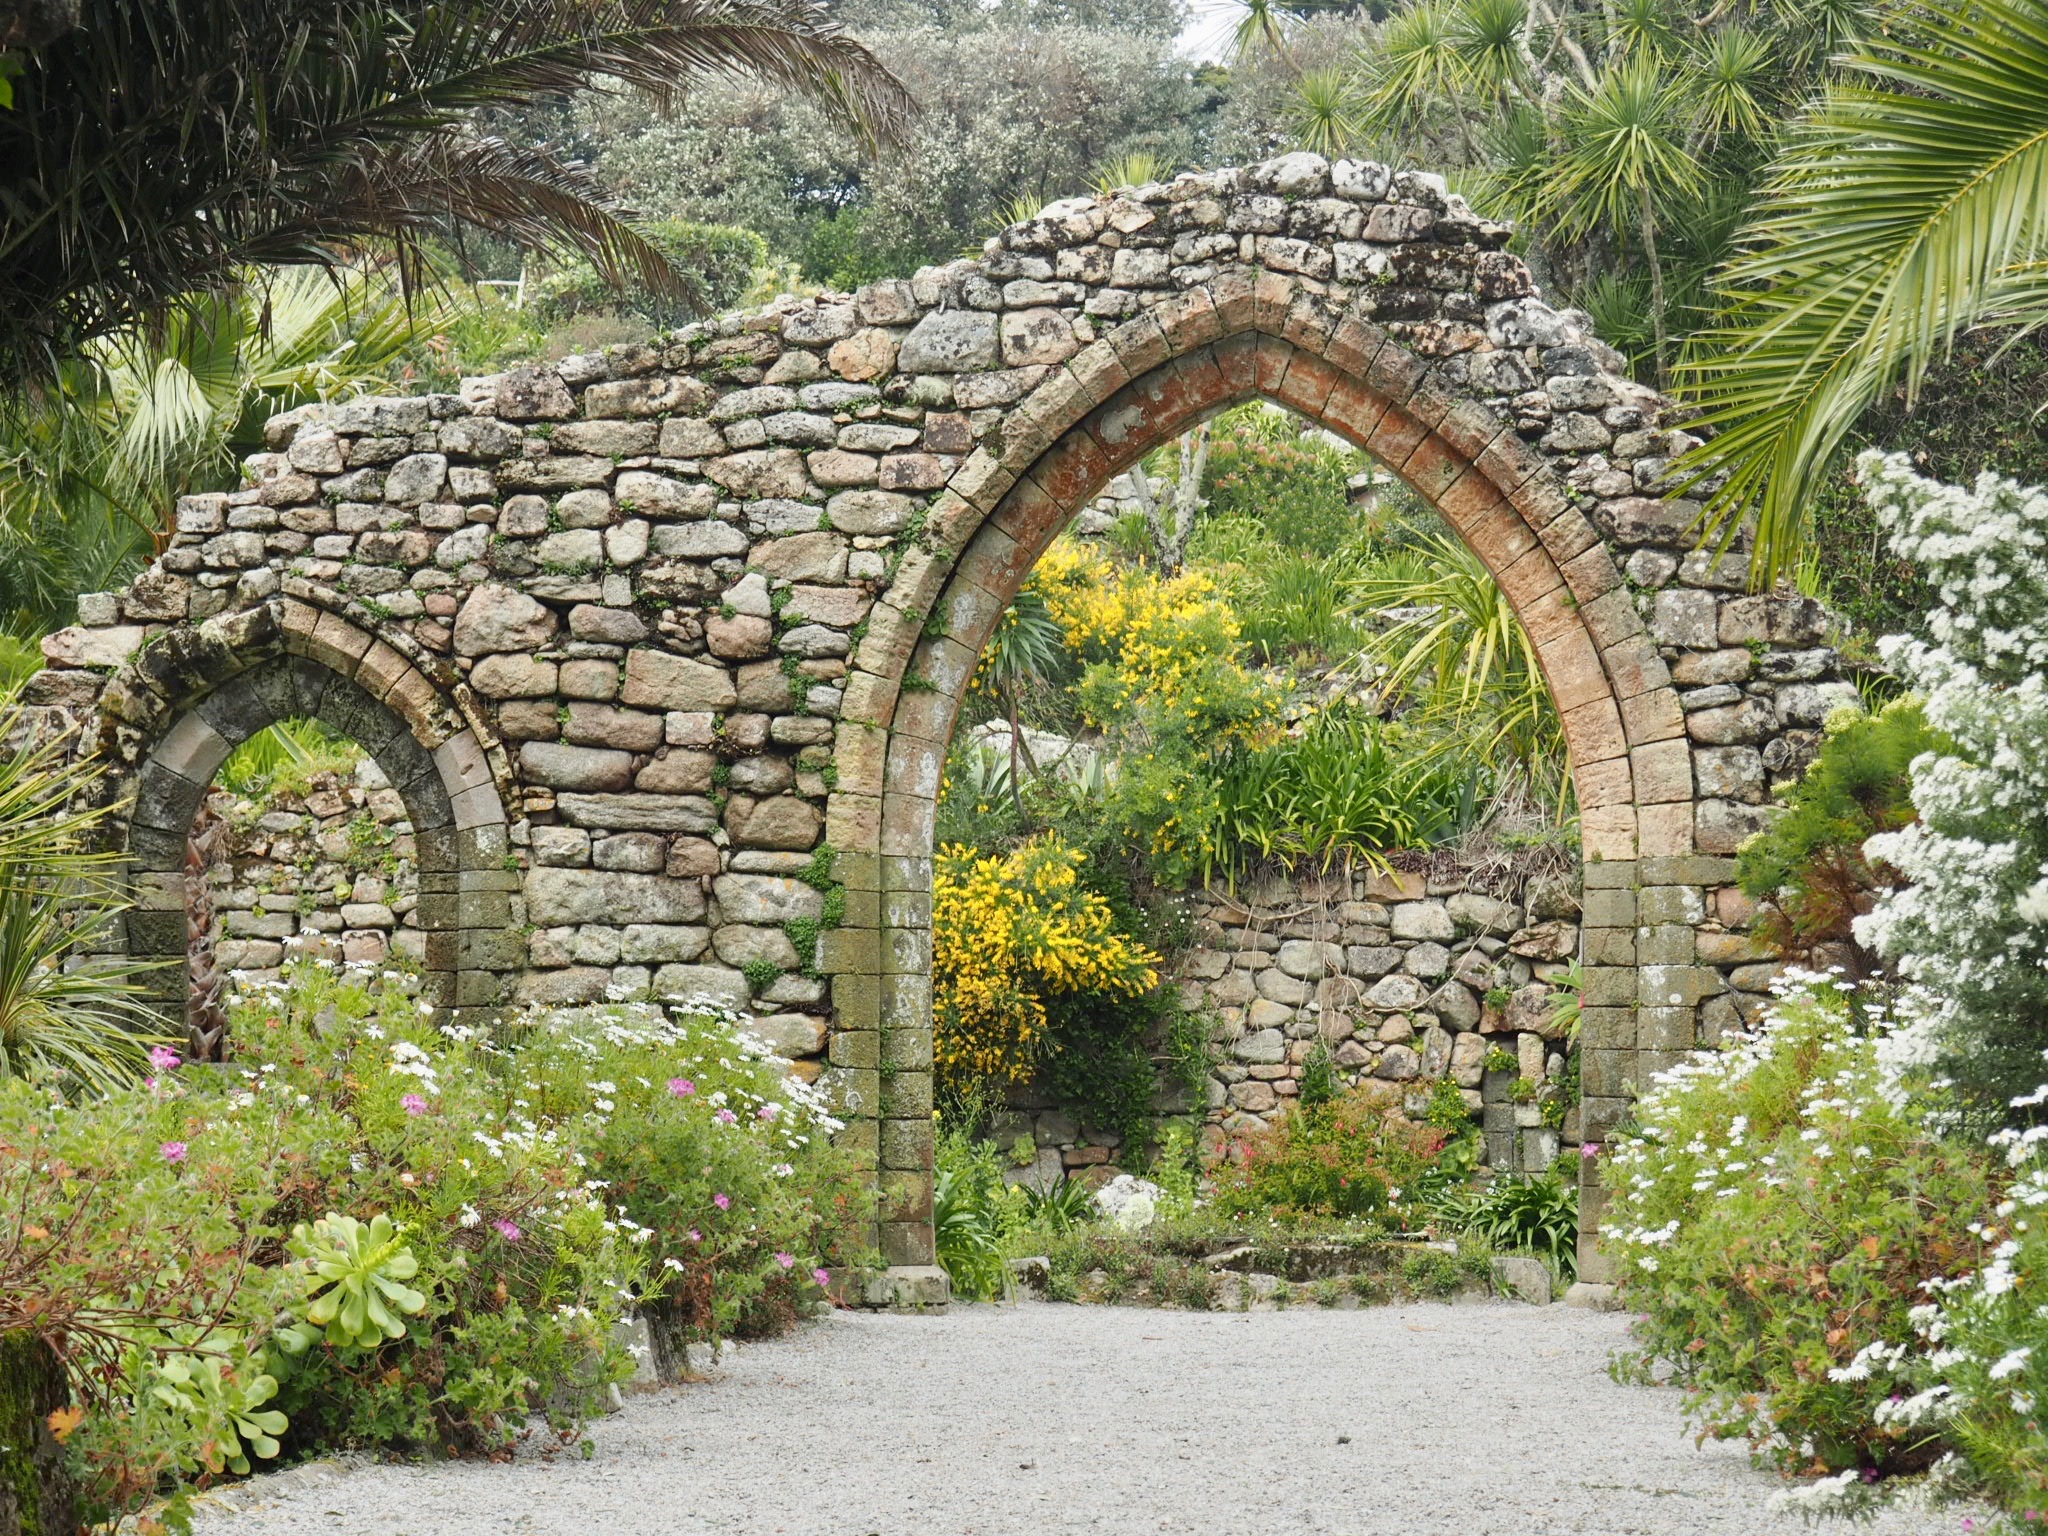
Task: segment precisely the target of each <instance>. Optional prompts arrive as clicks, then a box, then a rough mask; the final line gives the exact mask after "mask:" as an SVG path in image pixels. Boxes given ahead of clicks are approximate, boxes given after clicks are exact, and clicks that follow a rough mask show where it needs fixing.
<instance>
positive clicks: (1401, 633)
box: [1350, 534, 1570, 806]
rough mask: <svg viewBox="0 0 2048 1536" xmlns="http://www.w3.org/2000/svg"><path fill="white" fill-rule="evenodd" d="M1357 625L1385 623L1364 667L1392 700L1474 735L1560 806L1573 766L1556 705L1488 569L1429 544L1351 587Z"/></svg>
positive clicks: (1447, 539) (1448, 547)
mask: <svg viewBox="0 0 2048 1536" xmlns="http://www.w3.org/2000/svg"><path fill="white" fill-rule="evenodd" d="M1350 590H1351V607H1352V612H1353V614H1354V616H1355V617H1356V618H1357V619H1358V620H1359V621H1360V622H1361V623H1372V622H1375V621H1378V622H1380V623H1385V616H1386V615H1388V614H1390V613H1392V614H1395V615H1396V618H1395V621H1394V622H1393V623H1392V624H1391V625H1387V627H1385V628H1384V629H1383V630H1381V632H1380V633H1378V634H1377V635H1375V636H1374V637H1373V638H1372V639H1371V640H1370V641H1368V643H1367V645H1366V649H1365V652H1364V654H1363V657H1362V661H1363V662H1364V663H1365V664H1366V665H1367V666H1369V667H1370V668H1371V680H1373V681H1375V682H1376V683H1377V684H1378V686H1379V687H1380V689H1381V690H1382V691H1383V692H1384V693H1386V694H1387V695H1388V696H1390V697H1392V698H1395V699H1397V700H1401V701H1405V702H1406V703H1408V704H1409V705H1410V706H1411V707H1412V708H1413V709H1414V710H1415V711H1416V712H1417V713H1418V714H1419V715H1420V717H1421V718H1422V719H1423V720H1425V721H1428V722H1432V723H1438V724H1441V725H1442V726H1443V727H1444V728H1445V729H1447V730H1449V731H1453V732H1457V733H1461V734H1471V735H1473V736H1474V738H1475V740H1476V741H1477V742H1478V744H1479V746H1480V749H1481V750H1482V751H1483V752H1484V753H1485V754H1486V755H1488V756H1492V757H1494V758H1495V759H1497V760H1505V761H1506V762H1508V763H1511V764H1512V765H1514V766H1515V767H1517V768H1518V769H1519V770H1520V771H1521V772H1522V773H1523V774H1524V775H1526V777H1527V779H1528V781H1529V782H1530V784H1531V785H1532V786H1533V787H1535V788H1536V789H1538V790H1539V791H1540V792H1542V793H1544V794H1545V795H1546V796H1548V797H1550V798H1552V799H1554V800H1555V801H1556V803H1558V804H1559V805H1560V806H1561V805H1562V804H1563V803H1564V801H1565V799H1566V797H1567V796H1568V794H1569V778H1570V771H1569V757H1568V754H1567V751H1566V748H1565V741H1564V726H1563V723H1562V722H1561V721H1560V720H1559V718H1558V714H1557V705H1556V702H1555V701H1554V700H1553V699H1552V698H1551V696H1550V688H1549V685H1548V684H1547V683H1546V682H1545V681H1544V678H1543V672H1542V669H1541V667H1540V666H1539V664H1538V662H1537V659H1536V647H1535V644H1534V643H1533V642H1532V641H1531V640H1530V638H1529V633H1528V631H1527V630H1525V629H1524V628H1523V627H1522V622H1521V620H1520V619H1518V618H1516V617H1515V611H1514V608H1513V607H1512V606H1511V605H1510V604H1509V602H1508V599H1507V594H1506V593H1504V592H1503V591H1501V589H1500V586H1499V584H1498V583H1497V582H1495V581H1494V579H1493V576H1492V574H1491V573H1490V572H1489V571H1488V570H1487V569H1486V566H1485V563H1484V562H1483V561H1481V560H1480V558H1479V557H1478V556H1477V555H1475V554H1473V553H1472V551H1471V550H1469V549H1467V548H1466V547H1465V545H1464V544H1463V543H1462V542H1461V541H1459V540H1458V539H1457V538H1456V537H1454V536H1451V535H1441V534H1440V535H1433V536H1431V537H1429V538H1427V539H1424V540H1422V541H1421V542H1420V543H1418V544H1416V545H1415V546H1413V547H1412V548H1410V549H1407V550H1403V551H1401V552H1399V553H1397V554H1394V555H1391V556H1389V557H1388V558H1387V559H1386V560H1385V561H1383V562H1382V563H1381V564H1379V565H1378V566H1377V567H1374V568H1371V569H1368V570H1366V571H1364V572H1362V573H1360V574H1358V575H1356V576H1354V577H1353V578H1352V579H1351V582H1350Z"/></svg>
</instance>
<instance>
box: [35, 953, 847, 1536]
mask: <svg viewBox="0 0 2048 1536" xmlns="http://www.w3.org/2000/svg"><path fill="white" fill-rule="evenodd" d="M233 1037H234V1039H235V1040H236V1042H237V1056H236V1061H235V1064H234V1066H233V1068H232V1069H229V1070H223V1071H204V1070H179V1066H178V1063H177V1060H176V1057H175V1055H174V1054H173V1053H171V1052H169V1051H161V1052H159V1053H158V1055H157V1056H156V1058H155V1059H154V1061H153V1063H152V1076H151V1077H150V1079H149V1080H148V1081H147V1082H142V1081H133V1082H131V1083H130V1084H129V1085H127V1086H123V1087H110V1089H109V1091H107V1092H105V1093H103V1094H99V1095H94V1096H89V1097H81V1098H77V1099H73V1100H66V1099H65V1098H64V1097H62V1096H61V1095H60V1093H59V1092H58V1091H57V1084H56V1083H55V1081H54V1080H52V1079H49V1078H46V1077H34V1078H29V1079H15V1080H11V1081H8V1082H5V1083H0V1149H4V1151H0V1192H4V1196H5V1208H6V1209H7V1210H8V1211H9V1212H19V1213H26V1217H25V1219H24V1220H22V1222H21V1223H20V1224H19V1225H17V1226H11V1227H10V1228H9V1230H8V1232H7V1234H6V1237H7V1241H6V1242H5V1243H4V1244H0V1332H9V1331H26V1332H28V1333H29V1334H31V1335H34V1336H36V1337H40V1338H43V1339H46V1340H47V1341H48V1342H50V1343H51V1344H52V1345H53V1346H54V1347H55V1348H56V1349H57V1350H58V1351H59V1353H60V1354H61V1355H62V1356H63V1358H64V1360H65V1362H66V1365H67V1368H68V1370H69V1373H70V1376H71V1380H72V1385H73V1391H74V1393H75V1395H76V1402H77V1404H78V1406H79V1408H80V1409H82V1410H83V1415H82V1418H81V1419H80V1420H79V1422H78V1424H77V1426H76V1428H75V1429H74V1430H72V1431H71V1443H72V1445H73V1446H74V1447H76V1448H77V1450H78V1452H79V1454H80V1455H81V1457H82V1459H83V1466H84V1468H85V1470H86V1472H87V1474H88V1478H89V1487H90V1491H91V1495H92V1499H93V1501H94V1503H95V1505H96V1507H97V1508H98V1510H99V1511H100V1512H101V1513H102V1514H104V1515H110V1516H111V1515H117V1514H120V1513H123V1512H125V1511H127V1510H130V1509H132V1508H134V1507H135V1506H136V1505H137V1504H138V1503H140V1502H143V1501H147V1500H149V1499H152V1498H154V1497H156V1496H158V1495H160V1494H162V1493H165V1492H167V1491H170V1490H171V1489H173V1488H175V1487H177V1486H179V1485H189V1484H191V1483H193V1482H195V1481H203V1480H205V1479H207V1478H209V1477H212V1476H216V1475H218V1474H220V1473H222V1472H224V1471H237V1472H239V1471H246V1470H249V1469H250V1468H251V1467H252V1466H256V1465H260V1464H261V1463H263V1462H265V1461H269V1460H272V1459H274V1458H279V1457H288V1456H293V1455H304V1454H309V1453H312V1452H316V1451H319V1450H323V1449H335V1448H341V1447H346V1446H364V1447H372V1448H384V1449H391V1450H401V1451H407V1452H411V1453H414V1454H420V1453H429V1452H434V1453H447V1452H451V1451H492V1450H499V1449H502V1448H503V1447H505V1446H507V1445H508V1444H510V1442H511V1441H512V1440H513V1439H514V1438H515V1437H516V1436H517V1435H519V1434H520V1433H522V1432H523V1430H524V1428H525V1424H526V1420H527V1418H528V1415H529V1414H544V1415H548V1416H551V1417H552V1419H553V1421H554V1423H555V1424H556V1426H557V1428H558V1429H559V1430H560V1431H561V1432H562V1433H563V1434H564V1435H572V1434H573V1429H574V1426H575V1425H576V1423H577V1422H578V1420H579V1419H580V1418H581V1417H582V1416H583V1415H585V1414H587V1413H589V1412H591V1411H593V1410H594V1409H595V1408H597V1407H598V1406H599V1405H600V1404H601V1403H602V1401H603V1397H604V1392H605V1389H606V1387H607V1385H608V1384H609V1383H612V1382H616V1381H618V1380H621V1379H623V1378H624V1377H625V1376H626V1375H628V1374H630V1373H631V1371H632V1369H633V1363H632V1361H631V1360H630V1359H629V1358H627V1356H626V1354H625V1352H624V1350H623V1348H622V1346H621V1345H620V1343H619V1341H618V1339H617V1337H616V1336H615V1334H614V1332H613V1326H614V1324H615V1322H616V1321H617V1320H618V1319H619V1318H620V1317H621V1316H622V1315H623V1314H624V1313H625V1312H627V1311H629V1310H632V1309H636V1308H637V1309H639V1310H642V1311H645V1312H647V1313H649V1314H650V1315H651V1316H652V1317H653V1319H654V1321H655V1323H656V1325H657V1334H658V1339H657V1342H658V1343H659V1344H661V1345H663V1346H664V1347H665V1348H666V1349H667V1350H668V1351H669V1352H671V1353H673V1352H675V1351H677V1350H679V1349H680V1347H681V1345H682V1344H683V1343H685V1342H686V1341H689V1340H696V1339H713V1338H718V1337H722V1336H726V1335H730V1334H735V1333H740V1334H748V1333H760V1332H772V1331H775V1330H777V1329H779V1328H782V1327H785V1326H787V1325H788V1324H789V1323H790V1322H791V1321H793V1320H794V1319H795V1318H796V1317H798V1316H799V1315H801V1314H802V1313H803V1312H804V1311H806V1310H808V1309H809V1308H810V1307H811V1306H813V1305H815V1304H816V1302H817V1301H818V1299H819V1298H820V1296H821V1295H822V1289H821V1287H822V1285H823V1282H824V1281H825V1280H826V1279H827V1278H828V1267H838V1266H840V1265H845V1264H854V1263H858V1262H861V1261H862V1260H863V1259H864V1258H865V1254H864V1253H863V1251H862V1250H861V1249H860V1248H859V1246H858V1244H859V1243H860V1242H861V1241H863V1238H862V1236H861V1234H863V1233H864V1232H865V1231H866V1230H867V1228H866V1225H865V1223H866V1221H867V1220H868V1219H869V1217H870V1209H869V1204H868V1201H869V1196H868V1194H867V1192H866V1189H865V1184H864V1181H863V1180H862V1179H861V1177H860V1176H859V1174H858V1172H857V1170H856V1169H855V1168H854V1167H853V1166H852V1164H851V1163H850V1162H849V1161H848V1160H847V1159H846V1158H844V1157H843V1156H842V1155H841V1154H839V1153H837V1152H835V1151H834V1150H833V1149H832V1147H831V1144H830V1139H829V1134H828V1133H829V1132H830V1131H831V1130H832V1129H833V1128H834V1123H833V1122H832V1121H830V1120H829V1118H827V1117H826V1116H825V1115H824V1114H823V1112H822V1111H821V1110H820V1109H819V1108H818V1106H817V1104H816V1102H815V1101H814V1100H813V1099H812V1098H811V1097H810V1096H809V1094H808V1092H807V1090H805V1089H804V1088H803V1086H802V1085H801V1084H798V1083H795V1082H793V1081H792V1080H790V1079H788V1078H786V1077H784V1076H783V1074H782V1073H781V1071H780V1070H779V1069H778V1067H777V1066H776V1064H774V1063H772V1062H771V1061H769V1060H767V1059H765V1058H766V1051H765V1048H764V1047H761V1046H759V1045H758V1044H749V1043H747V1041H746V1040H745V1039H744V1037H741V1036H739V1035H738V1034H737V1033H736V1031H735V1028H734V1026H733V1024H732V1023H731V1022H730V1021H729V1020H726V1019H720V1018H712V1017H706V1016H701V1015H685V1014H677V1015H675V1016H673V1017H667V1016H664V1015H663V1014H661V1013H660V1012H659V1011H657V1010H654V1009H652V1008H647V1007H635V1008H626V1007H619V1008H608V1009H597V1010H592V1011H589V1012H586V1013H583V1014H578V1015H558V1016H538V1017H535V1018H533V1019H531V1020H529V1021H527V1023H526V1026H525V1027H524V1028H523V1029H521V1030H520V1031H518V1032H517V1033H516V1035H515V1036H513V1037H512V1038H514V1039H516V1041H517V1043H516V1044H510V1045H501V1044H497V1043H494V1042H493V1041H492V1040H490V1039H488V1038H486V1037H484V1036H483V1035H481V1034H479V1033H478V1032H476V1031H473V1030H470V1029H467V1028H464V1027H460V1026H456V1025H453V1024H449V1023H446V1022H444V1021H442V1020H439V1019H437V1017H436V1012H435V1010H433V1009H431V1008H428V1007H425V1006H423V1005H422V1004H420V1003H419V1002H418V1001H417V1000H416V999H415V997H414V996H412V995H411V993H410V991H409V989H408V986H407V984H406V983H405V982H404V980H403V978H401V977H398V975H397V973H395V972H392V971H390V970H388V969H387V970H384V971H382V972H362V973H354V972H350V971H348V970H345V969H343V970H337V969H336V968H334V967H333V966H332V965H330V964H326V963H323V962H319V961H309V962H300V963H297V964H296V965H294V966H293V967H292V968H291V969H290V970H289V971H288V972H287V976H286V979H285V980H284V981H283V982H281V983H279V984H276V985H269V986H261V987H255V988H251V989H249V990H248V991H246V992H245V993H244V994H243V996H242V1000H241V1001H240V1002H239V1003H238V1005H237V1008H236V1017H235V1020H234V1026H233Z"/></svg>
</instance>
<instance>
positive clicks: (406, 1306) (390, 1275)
mask: <svg viewBox="0 0 2048 1536" xmlns="http://www.w3.org/2000/svg"><path fill="white" fill-rule="evenodd" d="M288 1246H289V1247H290V1249H291V1251H292V1253H293V1255H294V1256H295V1257H296V1258H297V1260H298V1262H299V1264H300V1266H301V1267H302V1269H303V1271H304V1273H305V1275H306V1277H307V1291H308V1294H309V1297H310V1299H309V1300H308V1302H307V1304H306V1315H305V1318H304V1319H303V1320H302V1321H300V1322H297V1323H294V1324H292V1325H291V1326H290V1327H288V1328H285V1329H282V1330H280V1331H279V1333H278V1343H279V1344H280V1345H281V1346H282V1347H283V1348H284V1350H285V1351H286V1352H287V1353H289V1354H300V1353H303V1352H304V1351H305V1350H306V1349H307V1348H309V1347H310V1346H311V1345H312V1344H314V1343H315V1342H316V1341H318V1340H320V1339H323V1338H324V1339H325V1340H326V1341H327V1342H328V1343H329V1344H332V1345H336V1346H338V1347H351V1346H352V1347H354V1348H356V1349H376V1348H378V1347H380V1346H381V1345H383V1344H384V1343H385V1342H386V1341H387V1340H390V1339H402V1338H404V1337H405V1318H406V1317H409V1316H414V1315H417V1314H418V1313H420V1312H423V1311H425V1310H426V1306H427V1298H426V1297H425V1295H423V1294H422V1293H421V1292H419V1291H416V1290H414V1289H413V1288H412V1287H411V1286H409V1285H407V1284H405V1282H406V1281H408V1280H410V1279H412V1278H413V1276H415V1275H417V1274H418V1273H419V1272H420V1262H419V1260H418V1259H417V1258H415V1257H414V1256H413V1252H412V1249H410V1248H409V1247H407V1246H406V1245H405V1244H404V1243H403V1242H402V1241H400V1229H399V1227H398V1226H397V1224H396V1223H394V1222H393V1221H392V1220H391V1218H390V1217H389V1216H387V1215H385V1214H383V1213H382V1212H379V1213H378V1214H377V1215H375V1216H373V1217H371V1218H370V1220H369V1221H368V1222H362V1221H358V1220H357V1219H356V1218H355V1217H353V1216H343V1215H340V1214H338V1213H336V1212H333V1211H330V1212H328V1213H327V1214H326V1215H325V1216H323V1217H321V1218H320V1219H319V1220H318V1221H316V1222H314V1223H313V1224H312V1225H311V1226H310V1227H309V1226H307V1225H306V1224H305V1223H304V1222H301V1223H300V1224H299V1225H297V1226H296V1227H293V1228H292V1236H291V1242H290V1243H289V1245H288ZM323 1285H324V1286H325V1289H321V1287H322V1286H323ZM315 1292H317V1294H313V1293H315Z"/></svg>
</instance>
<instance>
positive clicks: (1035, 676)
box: [974, 590, 1068, 810]
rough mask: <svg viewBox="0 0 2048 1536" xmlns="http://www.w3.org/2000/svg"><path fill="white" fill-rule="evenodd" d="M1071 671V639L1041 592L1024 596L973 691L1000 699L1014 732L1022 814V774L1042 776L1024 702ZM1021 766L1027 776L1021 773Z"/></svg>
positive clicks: (1013, 788)
mask: <svg viewBox="0 0 2048 1536" xmlns="http://www.w3.org/2000/svg"><path fill="white" fill-rule="evenodd" d="M1067 666H1068V658H1067V649H1066V634H1065V631H1063V630H1062V629H1061V628H1060V626H1059V621H1058V620H1056V619H1055V618H1054V617H1053V616H1052V611H1051V610H1050V609H1049V608H1047V607H1046V604H1045V599H1044V597H1043V596H1041V595H1040V594H1039V593H1037V592H1033V591H1029V590H1026V591H1022V592H1019V593H1018V594H1017V596H1016V597H1015V599H1013V600H1012V602H1011V603H1010V606H1009V607H1008V608H1006V609H1004V610H1003V616H1002V617H1001V618H1000V619H998V620H997V621H996V628H995V633H994V634H992V635H990V636H989V638H988V645H987V647H986V648H985V649H984V650H983V651H982V653H981V665H980V666H979V667H978V668H976V669H975V674H974V686H975V687H976V688H977V689H982V690H986V691H987V692H989V693H991V694H993V695H994V696H995V700H996V703H997V705H998V706H999V707H1000V708H1001V709H1002V711H1003V716H1004V718H1005V719H1006V720H1007V721H1008V722H1009V726H1010V776H1009V785H1008V788H1009V792H1010V797H1011V799H1012V800H1013V801H1015V802H1016V804H1017V807H1018V809H1019V810H1022V809H1023V792H1024V791H1023V783H1024V780H1023V774H1024V773H1025V772H1029V773H1033V774H1035V773H1037V772H1038V765H1037V764H1036V763H1035V762H1033V761H1032V760H1031V748H1030V745H1029V744H1028V743H1027V742H1026V741H1025V739H1024V725H1023V720H1022V712H1023V708H1024V700H1025V698H1026V697H1027V696H1028V695H1030V694H1031V693H1033V692H1034V691H1037V690H1039V689H1042V688H1043V687H1045V686H1046V685H1047V684H1048V683H1050V682H1052V681H1053V680H1054V679H1055V678H1057V677H1058V676H1059V675H1060V673H1061V672H1062V671H1064V670H1066V668H1067ZM1020 765H1021V768H1022V770H1023V771H1022V772H1020V771H1019V770H1020Z"/></svg>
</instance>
